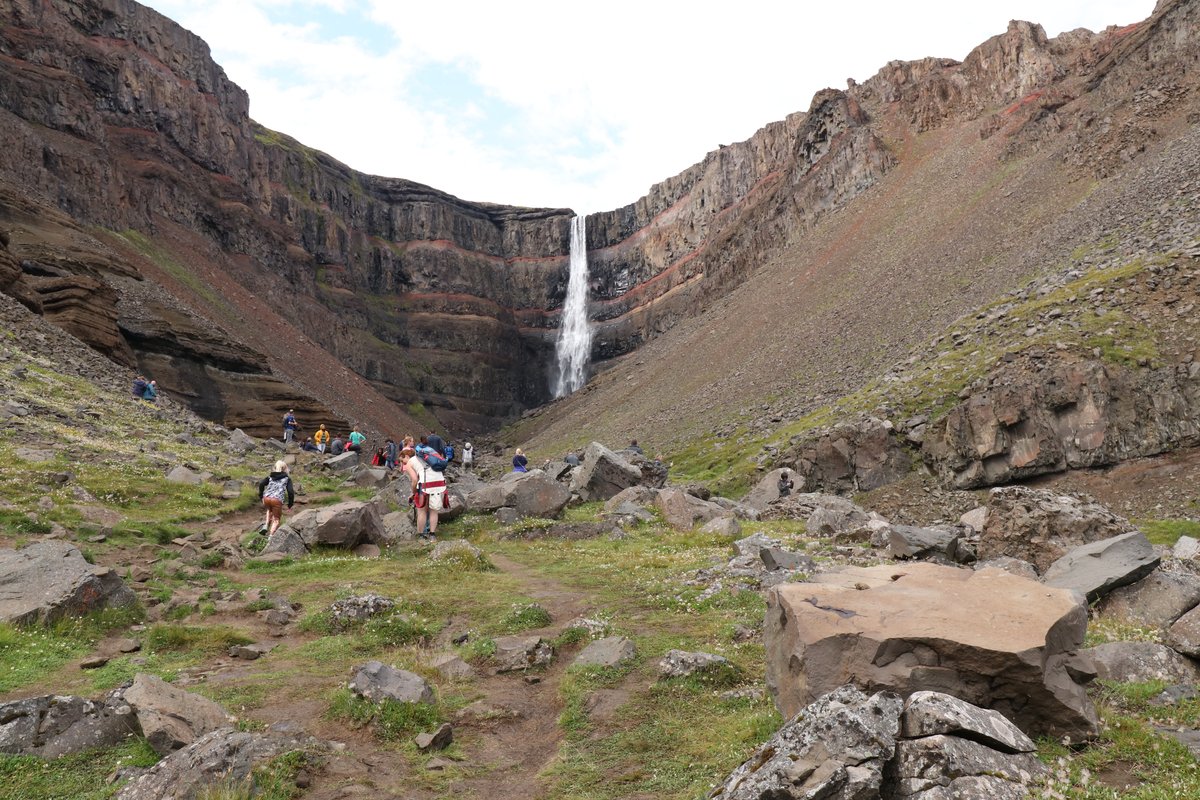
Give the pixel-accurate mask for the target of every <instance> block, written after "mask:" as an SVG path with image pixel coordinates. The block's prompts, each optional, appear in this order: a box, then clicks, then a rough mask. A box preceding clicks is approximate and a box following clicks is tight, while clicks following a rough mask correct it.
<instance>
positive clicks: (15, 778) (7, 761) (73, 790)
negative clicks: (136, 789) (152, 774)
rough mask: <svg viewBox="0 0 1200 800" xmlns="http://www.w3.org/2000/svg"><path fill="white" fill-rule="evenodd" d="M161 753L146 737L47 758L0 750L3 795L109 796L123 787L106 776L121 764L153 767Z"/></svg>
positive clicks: (25, 798) (79, 799)
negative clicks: (113, 745)
mask: <svg viewBox="0 0 1200 800" xmlns="http://www.w3.org/2000/svg"><path fill="white" fill-rule="evenodd" d="M158 759H159V756H158V754H157V753H155V752H154V750H153V749H152V748H151V747H150V745H149V744H148V743H147V742H146V740H145V739H140V738H139V739H131V740H129V741H127V742H125V743H124V744H121V745H118V746H116V747H111V748H108V749H104V750H91V751H88V752H85V753H79V754H77V755H71V756H63V757H62V758H56V759H53V760H51V761H44V760H42V759H40V758H36V757H34V756H14V755H7V754H0V797H4V798H12V800H17V799H18V798H19V799H20V800H42V799H43V798H44V799H45V800H65V799H66V798H71V800H107V798H110V797H113V796H114V795H115V794H116V793H117V791H118V790H119V789H120V788H121V787H120V785H119V784H117V785H113V786H109V785H108V784H106V783H105V778H106V777H107V776H108V775H109V774H110V773H112V772H113V771H114V770H115V769H117V768H118V767H130V766H132V767H150V766H153V765H154V764H156V763H158Z"/></svg>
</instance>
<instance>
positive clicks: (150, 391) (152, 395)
mask: <svg viewBox="0 0 1200 800" xmlns="http://www.w3.org/2000/svg"><path fill="white" fill-rule="evenodd" d="M129 393H130V394H131V395H132V396H133V398H134V399H135V400H145V401H147V402H150V403H155V402H157V401H158V382H157V381H148V380H146V376H145V375H138V376H137V377H136V378H134V379H133V388H132V389H130V391H129Z"/></svg>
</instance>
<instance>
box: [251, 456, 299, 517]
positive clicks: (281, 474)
mask: <svg viewBox="0 0 1200 800" xmlns="http://www.w3.org/2000/svg"><path fill="white" fill-rule="evenodd" d="M258 499H259V500H261V501H262V504H263V508H265V509H266V521H265V522H264V523H263V524H264V526H265V527H266V529H267V536H270V535H271V534H273V533H275V530H276V529H277V528H278V527H279V523H280V522H282V521H283V503H284V501H285V500H286V501H287V507H288V509H289V510H290V509H291V507H292V504H294V503H295V502H296V496H295V494H294V493H293V491H292V479H291V478H289V477H288V465H287V462H286V461H282V460H280V461H276V462H275V470H274V472H272V473H271V474H270V475H268V476H267V477H265V478H263V479H262V480H261V481H259V482H258Z"/></svg>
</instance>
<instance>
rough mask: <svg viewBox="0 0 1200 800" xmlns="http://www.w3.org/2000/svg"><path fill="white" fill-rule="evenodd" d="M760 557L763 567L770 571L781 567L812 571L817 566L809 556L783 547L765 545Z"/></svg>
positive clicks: (759, 553)
mask: <svg viewBox="0 0 1200 800" xmlns="http://www.w3.org/2000/svg"><path fill="white" fill-rule="evenodd" d="M758 557H759V558H760V559H762V563H763V567H764V568H765V569H766V570H767V571H768V572H774V571H775V570H780V569H782V570H803V571H804V572H811V571H812V570H813V569H815V568H816V563H815V562H814V561H813V560H812V559H811V558H809V557H808V556H806V555H804V554H803V553H793V552H792V551H791V550H784V549H783V548H782V547H764V548H762V549H761V550H759V551H758Z"/></svg>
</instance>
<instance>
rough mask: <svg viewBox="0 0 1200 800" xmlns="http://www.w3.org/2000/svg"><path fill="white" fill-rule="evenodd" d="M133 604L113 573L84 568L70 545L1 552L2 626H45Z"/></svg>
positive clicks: (134, 598) (131, 595)
mask: <svg viewBox="0 0 1200 800" xmlns="http://www.w3.org/2000/svg"><path fill="white" fill-rule="evenodd" d="M136 602H137V596H136V595H134V593H133V590H131V589H130V588H129V587H128V586H126V585H125V582H124V581H122V580H121V578H120V576H119V575H117V573H116V572H115V571H114V570H112V569H110V568H108V567H100V566H96V565H93V564H89V563H88V562H87V561H85V560H84V558H83V554H82V553H80V552H79V550H78V549H77V548H76V547H75V546H74V545H71V544H67V543H66V542H59V541H44V542H35V543H34V544H30V545H26V546H25V547H22V548H21V549H20V550H0V619H2V620H4V621H5V622H12V623H17V624H24V623H42V624H45V623H49V622H53V621H55V620H57V619H61V618H62V617H65V616H80V615H83V614H86V613H89V612H91V611H98V610H99V609H101V608H106V607H108V606H128V605H133V604H134V603H136Z"/></svg>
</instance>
